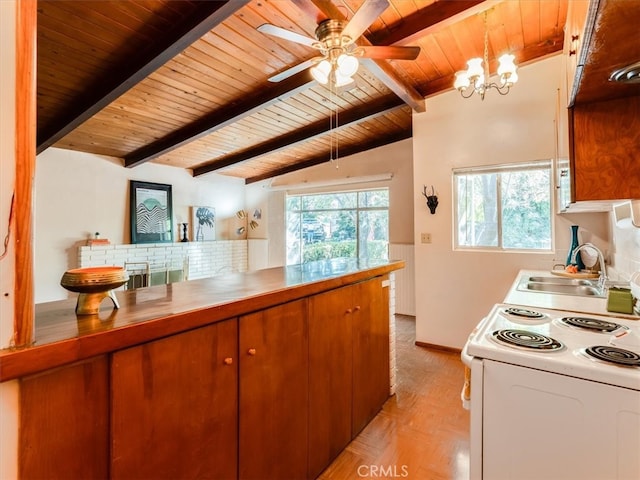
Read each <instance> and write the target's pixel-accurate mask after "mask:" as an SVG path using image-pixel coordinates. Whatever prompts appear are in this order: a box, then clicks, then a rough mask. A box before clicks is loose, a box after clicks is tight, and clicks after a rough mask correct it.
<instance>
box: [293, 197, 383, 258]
mask: <svg viewBox="0 0 640 480" xmlns="http://www.w3.org/2000/svg"><path fill="white" fill-rule="evenodd" d="M381 190H385V191H386V192H387V197H388V198H389V205H387V206H386V207H360V206H359V202H358V199H359V194H360V193H365V192H372V191H373V192H374V191H381ZM348 193H355V194H356V206H355V207H351V208H347V207H340V208H331V209H315V210H305V209H300V210H297V211H296V212H297V213H299V214H300V215H302V214H304V213H305V212H311V213H313V212H340V211H355V212H356V221H355V227H356V239H355V240H356V256H355V257H353V258H355V259H358V258H360V214H361V212H375V211H380V212H381V211H384V212H387V238H388V237H389V233H390V232H389V215H390V212H391V205H390V203H391V198H390V196H389V195H390V189H389V187H377V188H362V189H349V190H330V191H326V192H325V191H320V192H312V193H302V192H297V193H287V194H286V196H285V209H284V210H285V242H284V243H285V263H287V262H288V258H287V257H288V254H287V240H286V231H287V228H288V225H287V213H288V212H289V210H288V209H287V206H286V205H287V199H288V198H289V197H308V196H315V195H333V194H348ZM300 227H301V228H302V222H301V224H300ZM390 243H391V242H390V241H389V240H388V239H387V258H388V256H389V245H390ZM302 256H303V255H302V254H301V257H302ZM301 260H302V258H301ZM287 265H289V264H288V263H287Z"/></svg>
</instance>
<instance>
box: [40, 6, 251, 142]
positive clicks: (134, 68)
mask: <svg viewBox="0 0 640 480" xmlns="http://www.w3.org/2000/svg"><path fill="white" fill-rule="evenodd" d="M248 2H249V0H233V1H225V2H198V4H197V7H196V9H195V10H194V11H193V13H192V14H191V15H189V16H188V17H187V18H185V19H184V21H183V22H180V23H179V24H177V25H176V26H175V28H174V29H173V30H171V31H168V32H167V33H166V35H164V36H163V37H162V38H159V39H158V40H157V42H154V43H153V44H150V45H149V47H148V48H147V49H146V50H144V51H142V52H141V54H140V56H139V57H138V58H127V59H126V60H125V61H124V62H123V63H122V64H121V65H119V66H118V67H117V68H113V69H111V70H110V71H109V75H108V76H106V77H105V78H101V79H99V80H98V81H97V82H96V83H94V84H92V85H90V86H88V87H87V89H86V90H85V91H84V93H82V94H81V95H79V97H78V98H77V99H76V100H75V102H74V103H73V105H71V106H70V107H69V108H67V109H66V110H65V112H66V113H65V115H64V116H63V118H56V119H55V120H54V121H52V122H50V124H49V125H47V126H46V127H45V128H42V129H41V130H40V131H39V132H38V138H37V142H36V143H37V148H36V152H37V153H41V152H43V151H44V150H45V149H47V148H48V147H50V146H51V145H53V144H54V143H55V142H57V141H58V140H60V139H61V138H62V137H64V136H65V135H67V134H68V133H69V132H71V131H72V130H74V129H75V128H76V127H78V126H79V125H81V124H82V123H84V122H85V121H86V120H88V119H89V118H91V117H92V116H93V115H95V114H96V113H98V112H99V111H100V110H102V109H103V108H104V107H106V106H107V105H109V104H110V103H111V102H113V101H114V100H115V99H117V98H118V97H120V96H121V95H122V94H123V93H125V92H126V91H128V90H129V89H130V88H132V87H133V86H135V85H136V84H137V83H138V82H140V81H142V80H143V79H145V78H146V77H147V76H148V75H150V74H151V73H153V72H154V71H155V70H157V69H158V68H159V67H161V66H162V65H164V64H165V63H166V62H167V61H168V60H170V59H172V58H173V57H175V56H176V55H177V54H178V53H180V52H182V51H183V50H184V49H185V48H187V47H188V46H189V45H191V44H192V43H193V42H195V41H196V40H198V39H199V38H201V37H202V36H203V35H204V34H205V33H207V32H208V31H210V30H211V29H213V28H214V27H215V26H217V25H218V24H220V23H221V22H222V21H224V20H225V19H226V18H228V17H229V16H231V15H233V14H234V13H235V12H236V11H238V10H239V9H240V8H242V7H243V6H244V5H246V4H247V3H248ZM114 72H119V74H115V75H114Z"/></svg>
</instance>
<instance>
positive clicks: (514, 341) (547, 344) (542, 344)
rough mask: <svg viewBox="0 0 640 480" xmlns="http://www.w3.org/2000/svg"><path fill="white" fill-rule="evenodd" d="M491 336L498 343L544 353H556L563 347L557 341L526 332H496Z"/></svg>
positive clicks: (505, 330)
mask: <svg viewBox="0 0 640 480" xmlns="http://www.w3.org/2000/svg"><path fill="white" fill-rule="evenodd" d="M492 335H493V338H495V340H497V341H498V342H500V343H503V344H505V345H509V346H516V347H521V348H526V349H533V350H542V351H546V352H553V351H558V350H561V349H562V348H564V345H563V344H562V343H561V342H559V341H558V340H555V339H553V338H551V337H547V336H545V335H541V334H539V333H535V332H528V331H526V330H512V329H504V330H496V331H495V332H493V334H492Z"/></svg>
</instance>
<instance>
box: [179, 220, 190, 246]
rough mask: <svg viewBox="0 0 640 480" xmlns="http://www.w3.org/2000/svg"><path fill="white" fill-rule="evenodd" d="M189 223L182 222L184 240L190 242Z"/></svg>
mask: <svg viewBox="0 0 640 480" xmlns="http://www.w3.org/2000/svg"><path fill="white" fill-rule="evenodd" d="M187 225H189V224H188V223H183V224H182V240H181V241H183V242H188V241H189V239H188V238H187Z"/></svg>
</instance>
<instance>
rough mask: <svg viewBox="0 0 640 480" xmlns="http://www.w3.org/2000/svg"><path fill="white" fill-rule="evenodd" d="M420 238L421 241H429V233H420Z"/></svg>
mask: <svg viewBox="0 0 640 480" xmlns="http://www.w3.org/2000/svg"><path fill="white" fill-rule="evenodd" d="M420 239H421V242H422V243H431V234H430V233H422V234H420Z"/></svg>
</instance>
